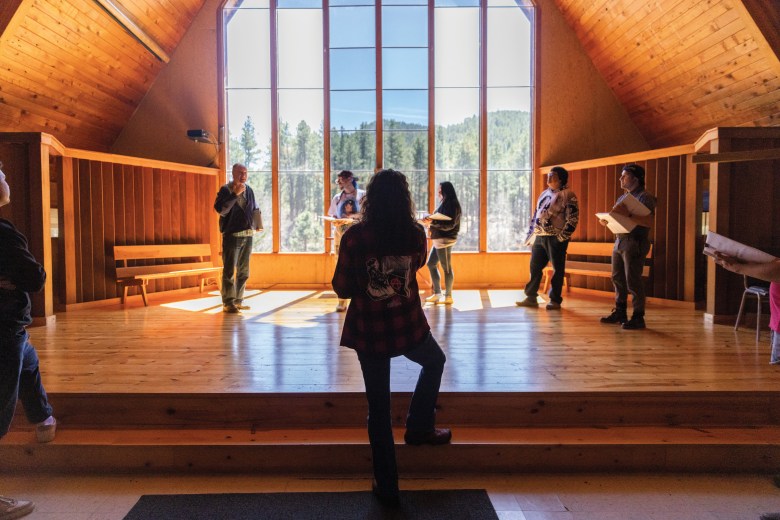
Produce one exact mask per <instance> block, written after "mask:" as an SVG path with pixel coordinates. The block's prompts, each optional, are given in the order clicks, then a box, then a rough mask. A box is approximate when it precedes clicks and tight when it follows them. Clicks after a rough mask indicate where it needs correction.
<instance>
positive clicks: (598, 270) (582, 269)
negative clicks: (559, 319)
mask: <svg viewBox="0 0 780 520" xmlns="http://www.w3.org/2000/svg"><path fill="white" fill-rule="evenodd" d="M614 247H615V243H614V242H569V247H568V248H567V249H566V256H567V259H566V275H565V276H564V279H563V283H564V285H565V286H566V291H567V292H568V291H570V290H571V278H570V276H571V275H572V274H579V275H583V276H598V277H601V278H612V250H613V249H614ZM569 255H583V256H599V257H606V262H603V261H594V262H583V261H578V260H569V259H568V256H569ZM652 257H653V245H652V244H650V251H649V252H648V253H647V258H648V259H650V258H652ZM552 276H553V268H552V266H550V265H548V266H547V267H545V268H544V291H543V292H544V293H546V292H547V288H548V287H549V285H550V280H551V279H552ZM642 276H650V266H649V265H645V266H644V268H643V269H642Z"/></svg>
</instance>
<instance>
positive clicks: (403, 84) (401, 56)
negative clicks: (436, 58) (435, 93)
mask: <svg viewBox="0 0 780 520" xmlns="http://www.w3.org/2000/svg"><path fill="white" fill-rule="evenodd" d="M382 86H383V87H384V88H386V89H390V88H397V89H427V88H428V49H382Z"/></svg>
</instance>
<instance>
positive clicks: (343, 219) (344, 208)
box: [328, 170, 366, 312]
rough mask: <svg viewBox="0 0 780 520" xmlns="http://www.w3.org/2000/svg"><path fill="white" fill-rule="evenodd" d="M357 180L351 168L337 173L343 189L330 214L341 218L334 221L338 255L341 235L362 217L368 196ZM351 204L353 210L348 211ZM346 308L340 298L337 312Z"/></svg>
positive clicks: (335, 245)
mask: <svg viewBox="0 0 780 520" xmlns="http://www.w3.org/2000/svg"><path fill="white" fill-rule="evenodd" d="M357 181H358V180H357V178H356V177H355V175H354V174H353V173H352V172H351V171H349V170H341V171H340V172H339V173H338V175H336V184H338V187H339V189H340V190H341V191H340V192H339V193H337V194H336V195H334V196H333V199H332V200H331V201H330V207H329V208H328V215H329V216H331V217H334V218H337V219H339V221H336V222H334V227H335V229H334V234H333V244H334V249H335V250H336V254H337V255H338V254H339V245H340V244H341V237H342V236H343V235H344V232H345V231H346V230H347V228H349V226H351V225H352V224H354V223H355V222H357V220H358V219H359V218H360V204H361V202H362V201H363V197H365V196H366V190H361V189H359V188H358V184H357ZM350 206H351V208H352V211H351V212H348V211H349V208H350ZM345 310H347V300H346V299H345V298H339V302H338V304H337V305H336V312H344V311H345Z"/></svg>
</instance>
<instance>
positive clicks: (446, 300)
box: [436, 296, 453, 305]
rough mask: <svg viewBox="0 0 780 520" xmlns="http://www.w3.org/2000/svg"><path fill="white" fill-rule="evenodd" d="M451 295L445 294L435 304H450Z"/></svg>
mask: <svg viewBox="0 0 780 520" xmlns="http://www.w3.org/2000/svg"><path fill="white" fill-rule="evenodd" d="M452 303H453V302H452V296H445V297H444V298H443V299H441V300H439V301H437V302H436V304H437V305H452Z"/></svg>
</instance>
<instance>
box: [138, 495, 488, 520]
mask: <svg viewBox="0 0 780 520" xmlns="http://www.w3.org/2000/svg"><path fill="white" fill-rule="evenodd" d="M374 518H376V519H380V518H381V519H414V520H483V519H484V520H498V515H496V511H495V509H493V505H492V504H491V503H490V498H489V497H488V494H487V492H486V491H485V490H484V489H452V490H443V491H442V490H428V491H401V505H400V507H399V508H397V509H388V508H385V507H382V506H381V505H380V504H379V502H378V501H377V500H376V498H374V496H373V495H372V494H371V492H370V491H354V492H346V493H225V494H208V495H143V496H142V497H141V498H140V499H139V500H138V502H136V504H135V505H134V506H133V509H131V510H130V512H129V513H128V514H127V516H125V520H152V519H160V520H162V519H165V520H178V519H186V520H201V519H204V520H205V519H208V520H250V519H251V520H257V519H272V520H277V519H280V520H288V519H289V520H331V519H334V520H352V519H374Z"/></svg>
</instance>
